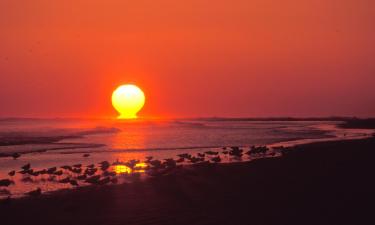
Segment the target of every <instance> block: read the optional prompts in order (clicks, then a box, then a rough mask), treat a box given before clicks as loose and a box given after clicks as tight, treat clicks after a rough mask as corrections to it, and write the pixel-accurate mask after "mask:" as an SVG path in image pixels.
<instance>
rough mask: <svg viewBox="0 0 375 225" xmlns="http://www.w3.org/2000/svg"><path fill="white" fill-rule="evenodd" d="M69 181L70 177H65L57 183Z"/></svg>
mask: <svg viewBox="0 0 375 225" xmlns="http://www.w3.org/2000/svg"><path fill="white" fill-rule="evenodd" d="M69 182H70V177H66V178H64V179H61V180H59V183H62V184H67V183H69Z"/></svg>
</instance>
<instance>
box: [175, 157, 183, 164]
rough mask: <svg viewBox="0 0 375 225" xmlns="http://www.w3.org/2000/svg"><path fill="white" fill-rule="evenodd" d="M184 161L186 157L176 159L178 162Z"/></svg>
mask: <svg viewBox="0 0 375 225" xmlns="http://www.w3.org/2000/svg"><path fill="white" fill-rule="evenodd" d="M184 161H185V158H179V159H177V160H176V162H177V163H182V162H184Z"/></svg>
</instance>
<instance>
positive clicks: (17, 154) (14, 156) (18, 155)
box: [12, 152, 21, 159]
mask: <svg viewBox="0 0 375 225" xmlns="http://www.w3.org/2000/svg"><path fill="white" fill-rule="evenodd" d="M12 157H13V159H18V158H19V157H21V154H20V153H17V152H16V153H13V154H12Z"/></svg>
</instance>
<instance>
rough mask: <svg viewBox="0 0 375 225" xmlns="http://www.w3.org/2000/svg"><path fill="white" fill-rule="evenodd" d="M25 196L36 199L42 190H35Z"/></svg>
mask: <svg viewBox="0 0 375 225" xmlns="http://www.w3.org/2000/svg"><path fill="white" fill-rule="evenodd" d="M26 194H27V195H30V196H33V197H36V196H39V195H41V194H42V189H40V188H37V189H36V190H34V191H30V192H27V193H26Z"/></svg>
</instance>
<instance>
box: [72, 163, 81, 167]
mask: <svg viewBox="0 0 375 225" xmlns="http://www.w3.org/2000/svg"><path fill="white" fill-rule="evenodd" d="M81 166H82V164H80V163H79V164H75V165H73V167H76V168H81Z"/></svg>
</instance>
